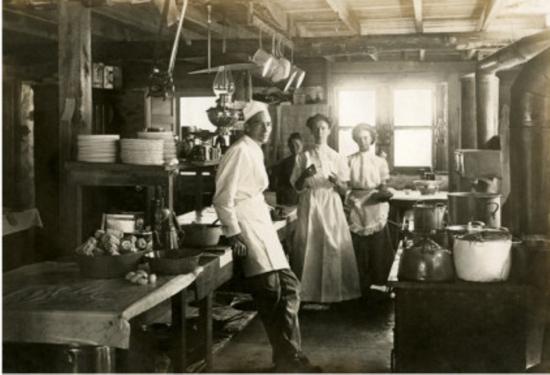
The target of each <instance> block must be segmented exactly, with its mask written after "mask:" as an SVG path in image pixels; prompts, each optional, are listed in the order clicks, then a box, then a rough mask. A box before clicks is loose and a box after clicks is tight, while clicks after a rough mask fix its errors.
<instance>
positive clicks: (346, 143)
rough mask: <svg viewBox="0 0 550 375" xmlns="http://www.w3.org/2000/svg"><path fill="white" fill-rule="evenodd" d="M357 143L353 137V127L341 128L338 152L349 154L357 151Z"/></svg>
mask: <svg viewBox="0 0 550 375" xmlns="http://www.w3.org/2000/svg"><path fill="white" fill-rule="evenodd" d="M358 149H359V148H358V147H357V143H355V141H354V140H353V139H352V138H351V129H340V132H339V133H338V152H340V153H341V154H342V155H345V156H348V155H351V154H353V153H355V152H357V150H358Z"/></svg>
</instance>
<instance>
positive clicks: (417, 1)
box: [412, 0, 424, 33]
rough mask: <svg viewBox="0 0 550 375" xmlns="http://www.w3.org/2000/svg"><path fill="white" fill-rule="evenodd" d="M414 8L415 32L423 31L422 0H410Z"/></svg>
mask: <svg viewBox="0 0 550 375" xmlns="http://www.w3.org/2000/svg"><path fill="white" fill-rule="evenodd" d="M412 2H413V9H414V27H415V28H416V32H417V33H423V32H424V25H423V20H422V0H412Z"/></svg>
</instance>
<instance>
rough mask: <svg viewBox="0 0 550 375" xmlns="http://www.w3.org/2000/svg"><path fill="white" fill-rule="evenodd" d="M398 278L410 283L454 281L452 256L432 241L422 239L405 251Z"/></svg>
mask: <svg viewBox="0 0 550 375" xmlns="http://www.w3.org/2000/svg"><path fill="white" fill-rule="evenodd" d="M397 277H398V278H399V280H409V281H450V280H453V278H454V267H453V258H452V254H451V252H450V251H449V250H447V249H444V248H442V247H441V246H439V245H438V244H437V243H435V242H434V241H432V240H431V239H429V238H422V239H420V240H419V241H418V242H416V243H415V244H414V245H413V246H412V247H410V248H406V249H404V250H403V253H402V254H401V259H400V260H399V271H398V273H397Z"/></svg>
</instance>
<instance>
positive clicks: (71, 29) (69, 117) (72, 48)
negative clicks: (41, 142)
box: [58, 0, 92, 163]
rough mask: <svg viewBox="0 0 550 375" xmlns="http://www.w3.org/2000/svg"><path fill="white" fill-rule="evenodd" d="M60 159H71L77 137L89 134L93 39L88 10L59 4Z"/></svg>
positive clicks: (71, 3) (70, 3) (78, 5)
mask: <svg viewBox="0 0 550 375" xmlns="http://www.w3.org/2000/svg"><path fill="white" fill-rule="evenodd" d="M58 31H59V38H58V40H59V61H58V65H59V111H60V117H59V118H60V126H61V139H60V159H61V162H62V163H64V162H66V161H69V160H71V159H72V156H73V150H74V144H75V142H73V140H75V139H76V135H77V134H90V133H91V132H92V37H91V13H90V8H85V7H84V6H82V4H81V3H80V2H75V1H68V0H60V1H59V29H58Z"/></svg>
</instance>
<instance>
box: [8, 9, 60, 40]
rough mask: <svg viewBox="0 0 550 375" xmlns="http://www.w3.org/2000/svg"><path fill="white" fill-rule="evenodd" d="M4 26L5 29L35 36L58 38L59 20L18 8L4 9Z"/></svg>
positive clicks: (49, 38)
mask: <svg viewBox="0 0 550 375" xmlns="http://www.w3.org/2000/svg"><path fill="white" fill-rule="evenodd" d="M3 13H4V17H3V20H2V27H3V29H4V30H9V31H13V32H16V33H20V34H26V35H30V36H33V37H37V38H41V39H47V40H57V22H56V21H53V20H49V19H46V18H40V17H36V16H32V15H29V14H26V13H23V12H20V11H17V10H11V9H7V8H4V9H3Z"/></svg>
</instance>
